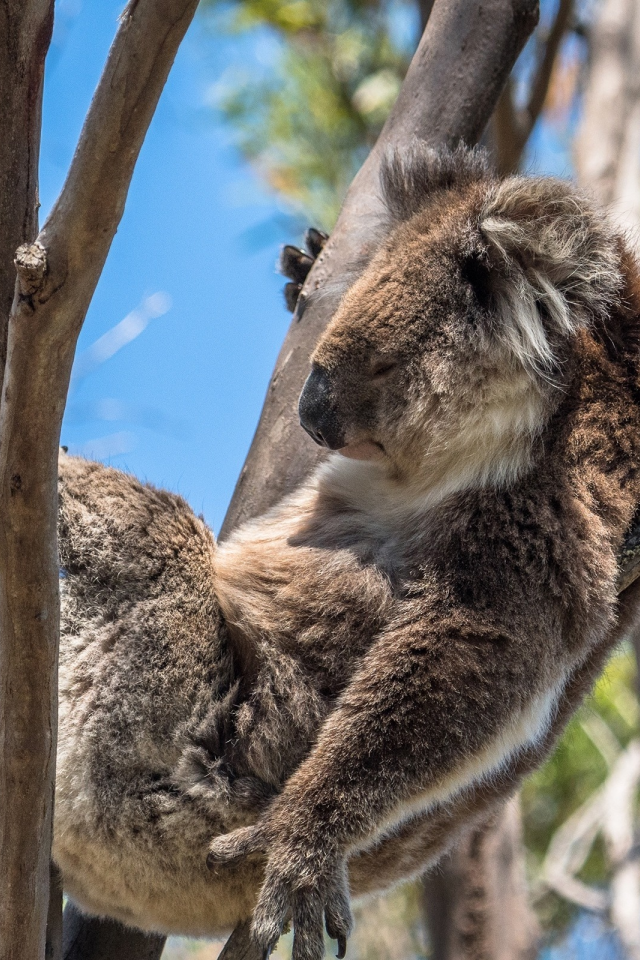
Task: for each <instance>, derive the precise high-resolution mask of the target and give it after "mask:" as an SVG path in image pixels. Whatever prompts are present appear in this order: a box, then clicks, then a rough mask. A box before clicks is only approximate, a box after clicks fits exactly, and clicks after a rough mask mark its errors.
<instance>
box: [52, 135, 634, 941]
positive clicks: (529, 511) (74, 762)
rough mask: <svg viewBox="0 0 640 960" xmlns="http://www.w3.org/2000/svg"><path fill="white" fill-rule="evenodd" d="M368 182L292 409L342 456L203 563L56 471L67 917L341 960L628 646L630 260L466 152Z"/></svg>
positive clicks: (142, 515) (136, 507)
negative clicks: (351, 937) (363, 907)
mask: <svg viewBox="0 0 640 960" xmlns="http://www.w3.org/2000/svg"><path fill="white" fill-rule="evenodd" d="M381 191H382V198H383V204H382V209H383V211H384V212H383V214H382V215H381V218H380V223H379V224H378V226H377V228H376V233H375V238H376V243H375V251H374V253H373V254H372V255H371V257H370V259H369V260H368V262H366V263H363V264H360V265H358V267H357V269H356V270H355V271H354V273H353V274H352V275H351V276H350V278H349V283H348V284H347V285H346V288H345V289H344V290H341V291H338V302H337V304H336V309H335V313H334V316H333V319H332V320H331V322H330V324H329V326H328V327H327V329H326V331H325V333H324V334H323V336H322V337H321V339H320V342H319V343H318V345H317V347H316V349H315V351H314V354H313V357H312V359H311V371H310V374H309V379H308V381H307V383H306V385H305V387H304V390H303V392H302V395H301V401H300V417H301V421H302V424H303V426H304V428H305V429H306V430H307V432H308V433H309V434H310V435H311V437H312V439H313V440H314V441H315V442H317V443H320V444H322V445H323V446H325V447H326V448H327V449H328V450H329V451H340V452H332V453H331V455H330V456H328V457H327V459H326V461H325V462H324V463H323V464H322V465H321V466H320V468H319V469H318V470H317V472H316V473H315V474H314V475H313V476H312V477H311V478H310V479H309V481H308V482H306V483H305V484H304V485H303V486H302V487H301V488H299V489H298V490H296V491H295V492H294V493H292V494H291V495H290V496H289V497H287V498H286V499H285V500H283V501H282V502H281V503H280V504H279V505H278V506H277V507H275V508H274V509H273V510H272V511H270V512H269V513H267V514H266V515H265V516H264V517H261V518H259V519H257V520H255V521H251V522H249V523H247V524H245V525H244V526H242V527H241V528H239V529H238V530H237V532H236V533H235V534H234V535H233V536H232V537H231V538H230V539H229V540H228V541H227V542H225V543H224V544H220V545H216V544H215V542H214V539H213V536H212V534H211V533H210V532H209V530H208V529H207V527H206V526H205V524H204V523H203V521H201V520H198V519H197V518H196V517H194V515H193V514H192V512H191V511H190V509H189V507H188V506H187V505H186V504H185V503H184V501H183V500H181V499H180V498H179V497H176V496H173V495H171V494H168V493H164V492H162V491H158V490H155V489H153V488H152V487H150V486H146V485H143V484H140V483H138V482H137V481H136V480H134V479H133V478H131V477H128V476H126V475H124V474H122V473H119V472H118V471H116V470H113V469H110V468H107V467H103V466H100V465H98V464H94V463H89V462H86V461H82V460H78V459H74V458H71V457H68V456H66V455H62V456H61V460H60V545H61V564H62V567H63V569H64V579H63V581H62V587H63V617H62V651H61V674H60V675H61V681H60V703H61V713H60V746H59V758H58V781H57V794H56V814H55V816H56V822H55V840H54V857H55V859H56V861H57V862H58V864H59V866H60V867H61V870H62V873H63V878H64V883H65V887H66V889H67V891H68V893H69V895H70V896H71V897H73V898H74V899H75V900H76V901H77V902H78V903H79V905H80V906H81V907H83V908H84V909H86V910H88V911H90V912H93V913H97V914H101V915H107V916H112V917H115V918H117V919H119V920H122V921H123V922H125V923H130V924H132V925H135V926H138V927H141V928H143V929H150V930H159V931H163V932H166V933H172V932H178V933H189V934H193V935H216V934H220V933H221V932H224V931H226V930H228V929H229V928H230V927H231V926H232V925H234V924H235V923H236V922H237V921H239V920H241V919H244V918H246V917H248V916H250V915H252V914H253V916H254V924H253V932H254V936H255V937H256V939H257V940H258V942H259V944H260V945H261V946H262V947H263V948H264V949H265V950H268V949H269V948H270V947H271V946H273V944H274V943H275V941H276V940H277V938H278V936H279V933H280V931H281V929H282V926H283V924H285V923H286V922H287V921H288V920H289V919H291V918H292V919H293V923H294V929H295V946H294V954H295V956H296V960H319V958H320V957H321V956H322V951H323V941H322V925H323V921H325V922H326V925H327V930H328V931H329V934H330V935H331V936H333V937H335V938H336V939H337V940H338V944H339V952H340V953H342V952H343V951H344V946H345V943H346V938H347V936H348V933H349V930H350V924H351V920H350V913H349V893H351V895H354V896H358V895H362V894H364V893H368V892H371V891H372V890H374V889H384V888H385V887H386V886H388V885H389V884H391V883H395V882H397V881H398V880H399V879H401V878H402V877H408V876H413V875H415V874H418V873H421V872H423V871H424V869H425V868H426V867H428V866H429V865H430V864H431V863H433V862H435V860H437V858H438V857H439V856H440V855H441V854H442V852H443V850H445V849H446V848H447V846H448V845H449V844H450V843H451V842H452V839H453V838H454V837H455V836H456V831H457V830H459V829H461V827H462V826H464V824H465V823H467V824H468V823H469V822H471V821H472V819H473V817H474V816H476V815H478V811H477V810H475V811H474V809H473V805H472V804H470V803H469V802H468V801H467V800H465V799H464V798H465V797H469V796H471V795H472V794H470V793H469V788H472V787H474V785H475V786H477V785H479V784H485V785H486V790H485V793H486V792H490V789H491V785H492V784H495V783H496V782H497V781H498V780H500V778H502V779H504V778H505V777H507V779H508V778H509V777H511V780H509V783H513V784H514V785H515V782H516V781H515V774H511V773H509V771H514V770H517V769H518V764H519V763H520V759H519V758H522V757H526V756H528V755H530V754H531V751H534V753H535V751H536V750H538V751H539V752H540V751H543V752H544V750H548V749H550V747H551V745H552V740H553V737H552V735H551V733H550V730H551V729H552V724H553V722H554V717H555V716H556V712H557V710H558V709H559V704H560V703H561V698H562V695H563V691H564V690H565V689H566V688H567V687H568V686H570V687H572V689H573V688H575V687H576V684H577V683H578V682H583V681H581V680H580V678H581V677H583V676H584V675H585V674H584V671H585V669H586V668H585V664H587V665H588V664H596V663H600V662H601V660H602V657H603V656H604V653H605V652H606V650H608V649H610V647H611V646H612V645H613V643H614V642H615V640H616V639H617V637H618V635H619V632H620V628H618V627H617V626H616V624H617V623H618V619H619V613H620V610H619V602H618V600H617V597H616V572H617V567H616V556H617V553H618V551H619V548H620V546H621V544H622V540H623V537H624V533H625V530H626V529H627V527H628V525H629V523H630V521H631V519H632V517H633V514H634V512H635V508H636V505H637V503H638V501H639V500H640V478H639V476H638V464H639V463H640V422H639V418H638V409H637V404H638V374H639V366H640V363H639V354H638V343H639V334H640V319H639V316H640V286H639V284H638V271H637V266H636V264H635V261H634V260H633V258H632V257H631V255H630V254H629V253H628V252H627V250H626V249H625V246H624V243H623V241H622V240H621V239H620V237H618V236H617V235H616V234H615V232H614V231H613V230H612V228H611V227H610V226H609V224H608V223H607V221H606V219H605V218H604V217H603V216H602V215H601V214H600V213H599V212H598V211H597V210H596V209H594V207H593V206H592V204H591V202H590V201H589V200H587V199H586V198H584V197H582V196H581V195H580V194H579V193H577V192H576V191H575V190H574V188H573V187H572V186H571V185H569V184H567V183H564V182H561V181H557V180H547V179H527V178H522V177H510V178H507V179H503V180H499V179H495V178H494V177H492V176H491V175H490V174H489V173H488V172H487V170H486V168H485V166H484V163H483V161H482V158H481V156H480V155H479V154H477V153H475V152H472V151H467V150H464V149H459V150H457V151H454V152H453V153H434V152H432V151H430V150H428V149H426V148H425V147H424V146H421V145H419V144H417V145H416V146H415V147H414V148H413V149H412V151H410V152H409V153H408V154H407V155H404V156H402V157H398V156H392V157H390V158H389V159H388V161H387V164H386V166H385V168H384V171H383V176H382V181H381ZM291 249H293V248H291ZM292 256H293V254H291V253H289V258H290V259H291V257H292ZM305 256H306V255H305ZM298 259H299V258H298ZM298 259H296V264H295V266H296V269H298V268H299V264H298ZM303 267H304V269H305V270H307V269H308V264H307V263H306V261H305V263H304V264H303ZM296 276H297V275H296ZM296 282H297V283H298V286H299V283H300V282H301V280H300V279H299V278H298V279H297V281H296ZM598 658H599V659H598ZM594 669H595V668H594ZM581 671H582V672H581ZM591 672H593V669H592V671H591ZM585 683H586V682H584V683H583V685H584V684H585ZM580 689H581V688H580ZM556 726H557V724H556ZM554 729H555V728H554ZM520 765H521V767H522V763H520ZM465 804H466V806H465ZM445 810H449V811H454V812H453V813H450V814H446V815H445V814H444V813H443V811H445ZM455 811H458V813H455ZM460 811H462V812H460ZM446 816H449V820H448V821H446ZM443 817H444V821H443ZM438 818H440V819H438ZM445 821H446V822H447V823H448V826H447V827H446V829H445V828H442V829H440V828H438V829H435V827H434V824H437V823H439V824H442V823H443V822H445ZM207 858H208V862H209V867H210V869H208V868H207Z"/></svg>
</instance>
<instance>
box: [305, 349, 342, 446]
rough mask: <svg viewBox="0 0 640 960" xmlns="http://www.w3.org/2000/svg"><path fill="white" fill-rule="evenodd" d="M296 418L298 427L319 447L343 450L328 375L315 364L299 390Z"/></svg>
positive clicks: (340, 428)
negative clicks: (298, 421)
mask: <svg viewBox="0 0 640 960" xmlns="http://www.w3.org/2000/svg"><path fill="white" fill-rule="evenodd" d="M298 415H299V416H300V423H301V425H302V427H303V428H304V429H305V430H306V431H307V433H308V434H309V436H310V437H311V438H312V440H315V442H316V443H319V444H320V446H321V447H328V448H329V450H339V449H340V448H341V447H344V431H343V429H342V427H341V426H340V421H339V418H338V412H337V409H336V404H335V400H334V398H333V391H332V388H331V380H330V378H329V374H328V373H327V372H326V370H323V369H322V367H319V366H317V365H316V364H314V365H313V366H312V368H311V373H310V374H309V376H308V377H307V379H306V381H305V385H304V387H303V388H302V393H301V394H300V401H299V403H298Z"/></svg>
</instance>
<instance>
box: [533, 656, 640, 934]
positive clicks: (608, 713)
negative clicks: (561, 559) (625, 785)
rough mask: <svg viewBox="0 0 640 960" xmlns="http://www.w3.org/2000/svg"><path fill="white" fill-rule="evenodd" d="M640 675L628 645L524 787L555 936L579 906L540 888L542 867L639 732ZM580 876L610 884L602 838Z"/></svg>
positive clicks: (545, 913) (540, 900)
mask: <svg viewBox="0 0 640 960" xmlns="http://www.w3.org/2000/svg"><path fill="white" fill-rule="evenodd" d="M635 678H636V663H635V656H634V654H633V650H632V649H631V648H630V647H629V646H627V645H624V646H623V647H621V648H620V650H619V651H618V652H617V653H616V654H615V655H614V656H613V657H612V659H611V661H610V662H609V665H608V667H607V669H606V670H605V672H604V674H603V675H602V677H601V678H600V680H599V681H598V683H597V685H596V687H595V689H594V691H593V693H592V694H591V696H590V697H589V698H588V700H587V701H586V703H585V704H584V705H583V706H582V707H581V708H580V710H579V711H578V712H577V714H576V715H575V717H574V718H573V720H572V721H571V723H570V724H569V726H568V728H567V730H566V732H565V734H564V736H563V737H562V739H561V740H560V742H559V744H558V746H557V748H556V750H555V752H554V754H553V756H552V757H551V758H550V759H549V760H548V762H547V763H546V764H545V765H544V766H543V767H542V768H541V769H540V770H538V771H537V772H536V773H535V774H534V775H533V776H532V777H530V778H529V779H528V780H527V781H526V782H525V784H524V787H523V789H522V811H523V820H524V835H525V844H526V848H527V856H528V860H529V863H528V866H529V874H530V878H531V882H532V887H533V889H534V891H535V892H537V897H536V901H537V902H536V908H537V911H538V914H539V917H540V919H541V922H542V925H543V928H544V929H545V930H546V931H548V932H549V933H550V934H552V935H553V934H554V933H559V932H561V931H563V930H564V929H566V927H567V924H568V922H569V921H570V920H571V919H572V918H573V917H574V916H575V914H576V912H577V911H576V908H575V907H573V906H572V905H570V904H568V903H567V902H566V901H565V900H563V899H561V898H560V897H559V896H558V895H557V894H555V893H553V892H551V891H548V890H545V889H543V888H538V889H537V890H536V888H537V884H538V878H539V875H540V868H541V866H542V863H543V861H544V856H545V854H546V852H547V850H548V848H549V844H550V841H551V839H552V837H553V835H554V834H555V832H556V830H558V828H559V827H560V826H561V825H562V824H563V823H565V821H566V820H567V819H568V818H569V817H570V816H571V814H572V813H573V812H574V811H575V810H577V809H578V808H579V807H580V806H581V805H582V804H583V803H584V802H585V801H586V800H588V798H589V797H590V796H592V794H593V793H594V791H595V790H597V789H598V787H600V786H601V785H602V784H603V783H604V781H605V780H606V778H607V775H608V774H609V773H610V769H611V764H612V763H613V761H614V760H615V759H616V757H617V755H618V754H619V753H620V751H621V750H622V749H623V748H624V747H626V746H627V745H628V743H629V741H630V740H631V739H632V738H633V737H636V736H637V735H638V729H639V724H638V719H639V710H638V700H637V698H636V695H635ZM578 876H579V878H580V879H581V880H583V881H584V882H585V883H588V884H590V885H593V886H596V887H601V888H604V887H606V886H607V883H608V880H609V864H608V862H607V858H606V856H605V852H604V847H603V844H602V841H601V838H598V840H597V841H596V843H595V844H594V845H593V848H592V850H591V853H590V855H589V857H588V858H587V861H586V863H585V865H584V867H583V868H582V870H581V871H580V873H579V874H578Z"/></svg>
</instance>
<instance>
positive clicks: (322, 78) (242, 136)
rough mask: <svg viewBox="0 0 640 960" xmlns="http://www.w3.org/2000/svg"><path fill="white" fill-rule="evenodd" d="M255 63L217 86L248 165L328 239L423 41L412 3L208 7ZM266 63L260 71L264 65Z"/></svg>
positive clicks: (377, 0) (303, 0) (263, 2)
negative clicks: (243, 39)
mask: <svg viewBox="0 0 640 960" xmlns="http://www.w3.org/2000/svg"><path fill="white" fill-rule="evenodd" d="M205 3H206V6H207V7H208V10H209V14H210V15H211V16H212V17H213V21H214V23H215V26H216V29H218V30H219V29H220V28H221V27H222V28H224V29H226V30H228V31H235V32H239V33H241V32H246V31H249V32H250V33H251V32H252V33H253V36H254V38H255V39H256V49H257V51H258V57H254V61H253V63H252V64H250V65H249V66H247V67H245V68H244V69H243V70H238V69H231V70H229V71H228V72H227V74H226V75H225V76H224V77H223V78H222V80H221V81H220V83H219V84H217V86H216V90H215V94H216V101H217V104H218V105H219V106H220V107H221V108H222V110H223V112H224V113H225V115H226V116H227V118H228V119H229V120H230V122H231V124H232V126H233V128H234V129H235V131H236V133H237V138H238V144H239V146H240V148H241V150H242V152H243V153H244V155H245V156H246V157H247V158H248V159H249V160H250V161H251V162H252V163H253V164H254V165H255V166H256V167H257V169H258V171H259V173H260V175H261V176H262V177H263V178H264V179H266V181H267V182H268V183H269V184H270V185H271V187H272V188H273V189H274V190H276V191H277V192H278V193H280V194H282V195H283V196H284V197H286V198H287V200H288V201H289V203H290V204H291V205H292V206H293V208H294V210H296V211H300V212H304V215H305V217H306V218H307V219H309V220H310V221H311V222H313V223H315V224H317V225H319V226H321V227H324V228H325V229H331V227H332V226H333V223H334V221H335V218H336V216H337V213H338V210H339V208H340V203H341V201H342V198H343V196H344V194H345V191H346V189H347V187H348V186H349V183H350V182H351V180H352V179H353V177H354V176H355V174H356V172H357V170H358V168H359V167H360V165H361V164H362V162H363V160H364V158H365V156H366V154H367V152H368V151H369V149H370V147H371V146H372V144H373V143H374V142H375V139H376V137H377V135H378V133H379V132H380V130H381V128H382V125H383V123H384V120H385V118H386V116H387V113H388V112H389V109H390V108H391V106H392V104H393V102H394V101H395V98H396V96H397V94H398V91H399V89H400V84H401V82H402V79H403V77H404V74H405V72H406V69H407V66H408V63H409V60H410V58H411V54H412V53H413V50H414V48H415V45H416V43H417V40H418V36H419V32H420V16H419V8H418V4H417V3H415V2H411V0H244V2H243V0H236V2H232V3H228V2H225V3H223V2H222V0H205ZM260 61H262V62H260Z"/></svg>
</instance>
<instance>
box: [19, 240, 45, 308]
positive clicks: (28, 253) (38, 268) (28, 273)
mask: <svg viewBox="0 0 640 960" xmlns="http://www.w3.org/2000/svg"><path fill="white" fill-rule="evenodd" d="M14 264H15V267H16V271H17V274H18V283H19V285H20V294H21V295H22V296H23V297H32V296H33V295H34V294H35V293H37V292H38V291H39V290H41V289H42V287H43V286H44V277H45V274H46V272H47V252H46V250H45V248H44V247H43V246H42V244H41V243H40V242H39V241H38V240H36V241H35V242H34V243H23V244H22V246H20V247H18V249H17V250H16V257H15V260H14Z"/></svg>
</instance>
